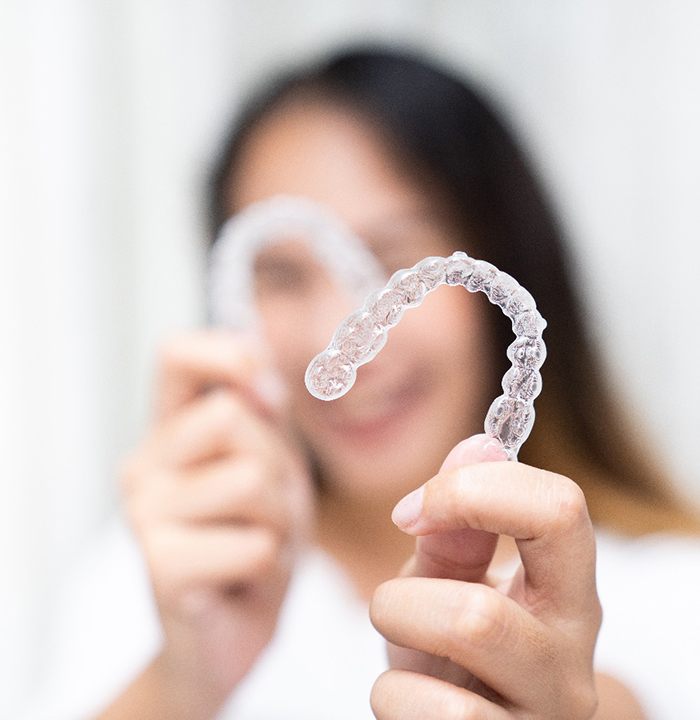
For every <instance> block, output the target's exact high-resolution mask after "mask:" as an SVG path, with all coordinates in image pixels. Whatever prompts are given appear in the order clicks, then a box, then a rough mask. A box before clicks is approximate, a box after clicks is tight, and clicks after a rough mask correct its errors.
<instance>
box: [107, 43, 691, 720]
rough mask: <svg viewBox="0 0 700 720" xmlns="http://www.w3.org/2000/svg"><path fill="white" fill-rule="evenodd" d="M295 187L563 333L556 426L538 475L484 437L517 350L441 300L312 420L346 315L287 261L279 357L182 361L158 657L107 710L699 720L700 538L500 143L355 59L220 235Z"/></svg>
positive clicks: (272, 308)
mask: <svg viewBox="0 0 700 720" xmlns="http://www.w3.org/2000/svg"><path fill="white" fill-rule="evenodd" d="M280 194H284V195H294V196H300V197H304V198H310V199H312V200H314V201H316V202H318V203H321V204H323V205H324V206H326V207H327V208H329V209H330V210H332V211H333V212H334V213H335V215H336V216H337V217H338V218H340V219H341V220H342V221H343V222H344V223H346V225H347V226H348V227H350V228H351V229H352V230H353V231H354V232H355V233H356V234H357V235H358V236H359V237H360V238H362V239H363V241H364V242H365V243H366V244H367V246H368V247H369V248H370V249H371V250H372V252H373V253H374V254H375V255H376V256H377V258H378V259H379V260H380V262H381V263H382V264H383V265H384V267H385V269H386V271H387V273H391V272H393V271H394V270H396V269H398V268H400V267H409V266H411V265H413V264H414V263H415V262H417V261H418V260H420V259H421V258H423V257H425V256H428V255H447V254H449V253H451V252H453V251H454V250H456V249H464V250H466V251H468V252H469V254H470V255H472V256H474V257H478V258H482V259H485V260H488V261H490V262H492V263H493V264H494V265H496V266H497V267H498V268H499V269H501V270H504V271H506V272H508V273H510V274H511V275H513V277H515V278H516V279H517V280H518V281H519V282H520V283H521V284H522V285H523V286H524V287H526V288H527V289H528V290H530V291H531V293H532V294H533V296H534V297H535V299H536V301H537V304H538V308H539V309H540V310H541V312H542V315H543V316H544V317H545V318H546V319H547V321H548V328H547V331H546V335H545V339H546V343H547V349H548V359H547V362H546V363H545V366H544V368H543V372H542V374H543V385H544V390H543V393H542V395H541V396H540V397H539V398H538V400H537V402H536V409H537V422H536V423H535V428H534V431H533V433H532V436H531V437H530V439H529V440H528V441H527V443H526V444H525V445H524V447H523V449H522V451H521V453H520V460H521V462H520V463H510V462H504V460H505V455H504V454H503V450H502V448H501V447H500V446H499V444H498V443H497V442H494V441H492V440H490V439H489V438H487V437H486V436H483V435H479V434H478V433H479V428H480V427H481V426H482V423H483V418H484V415H485V413H486V410H487V408H488V406H489V404H490V402H491V400H492V399H493V398H494V397H496V396H497V395H498V394H500V389H499V383H500V379H501V377H502V376H503V373H504V372H505V370H506V369H507V367H508V361H507V359H506V357H505V348H506V346H507V344H508V343H509V342H510V340H511V339H512V338H511V337H510V334H511V331H510V327H509V323H506V322H504V321H503V319H502V318H501V317H500V313H499V312H498V311H497V309H496V308H494V307H492V306H490V305H489V304H488V302H487V301H486V299H485V298H484V297H483V296H480V295H471V294H469V293H465V292H463V291H458V290H454V289H452V288H447V287H443V288H440V289H439V290H437V291H435V292H434V293H432V294H431V295H430V296H429V297H428V298H427V299H426V300H425V302H424V303H423V305H422V306H421V308H420V309H419V310H416V311H412V312H410V313H408V314H407V315H406V316H405V317H404V319H403V320H402V321H401V323H400V325H399V326H398V327H396V328H395V329H393V330H392V332H391V334H390V337H389V341H388V343H387V345H386V347H385V348H384V350H382V352H381V354H380V355H379V356H378V357H377V358H376V359H375V360H374V361H372V362H371V363H370V364H368V365H366V366H364V367H363V368H362V369H361V370H360V371H359V374H358V380H357V383H356V386H355V387H354V388H353V390H352V392H350V393H349V394H348V395H347V396H345V397H343V398H341V399H340V400H337V401H335V402H333V403H323V402H320V401H318V400H316V399H314V398H312V397H311V396H310V395H309V394H308V393H307V391H306V389H305V387H304V383H303V377H304V370H305V368H306V365H307V363H308V361H309V359H310V358H311V357H313V356H314V355H315V354H316V353H317V352H318V351H319V350H320V349H321V348H323V347H324V346H325V345H326V343H327V342H328V339H329V338H330V336H331V333H332V331H333V329H334V327H335V326H336V324H337V322H338V321H339V320H340V319H341V318H343V317H344V316H345V315H346V314H347V312H348V311H349V310H351V309H352V308H350V307H349V306H348V305H347V301H346V299H345V298H344V297H343V295H342V294H341V293H339V292H338V291H337V289H336V288H335V287H334V286H333V283H332V282H331V279H330V278H329V277H328V275H327V274H326V273H325V272H324V271H323V269H322V268H321V267H320V266H319V265H318V263H317V262H316V261H315V260H314V258H313V256H312V255H311V253H310V252H309V251H308V250H307V249H305V248H304V247H303V245H299V244H296V245H295V244H289V243H287V244H284V243H281V244H280V245H279V246H277V247H275V248H271V249H270V250H267V251H265V252H264V253H262V254H261V255H260V256H259V258H258V260H257V262H256V265H255V286H256V298H257V305H258V311H259V313H260V317H261V320H262V327H263V330H264V332H263V338H264V339H263V340H260V339H259V338H254V337H250V336H247V335H246V336H241V335H239V334H236V333H233V332H230V331H226V330H203V331H198V332H194V333H188V334H185V335H183V336H182V337H179V338H177V339H175V340H173V341H172V342H170V343H169V344H167V346H166V347H165V348H164V349H163V352H162V355H161V364H160V369H159V376H158V385H157V388H158V392H157V402H156V407H155V417H154V422H153V427H152V429H151V431H150V433H149V435H148V437H147V438H146V439H145V440H144V442H143V443H142V444H141V445H140V446H139V447H138V448H137V449H136V450H135V451H134V452H133V453H132V455H131V457H130V458H129V459H128V461H127V462H126V463H125V467H124V473H123V475H124V488H125V498H126V507H127V510H128V515H129V518H130V521H131V525H132V528H133V530H134V533H135V536H136V538H137V539H138V543H139V548H140V552H141V553H142V554H143V557H144V558H145V561H146V565H147V568H148V578H149V580H150V583H151V587H152V591H153V596H154V598H155V602H156V606H157V611H158V616H159V617H158V620H159V624H160V627H161V628H162V638H161V640H160V641H159V642H158V643H157V645H155V646H153V647H151V648H148V649H144V651H143V652H142V654H141V656H140V658H141V661H142V670H141V671H140V672H139V673H136V671H135V676H134V677H132V678H131V681H130V684H128V687H126V689H123V690H122V691H121V692H120V693H116V694H118V697H117V698H116V700H114V701H113V702H112V704H111V705H110V707H109V708H108V709H107V710H106V711H105V712H104V714H103V715H102V717H103V718H109V719H111V718H134V717H138V718H151V717H153V718H155V717H168V718H170V719H172V718H180V717H182V718H188V719H192V718H210V717H214V716H216V715H217V714H220V716H221V717H231V718H236V719H237V720H244V719H246V718H251V719H252V718H285V719H286V720H288V719H289V718H304V719H305V720H311V719H313V718H319V719H320V718H326V719H327V718H334V720H335V719H339V718H346V717H347V718H360V717H369V716H370V708H369V702H368V697H369V695H370V688H372V686H373V690H372V696H371V703H372V709H373V711H374V713H375V715H376V716H377V717H378V718H382V719H384V718H402V720H406V719H410V718H420V719H421V720H426V719H429V718H460V719H463V718H477V717H478V718H488V719H494V720H501V719H505V718H525V717H527V718H554V717H556V718H567V720H577V719H579V718H580V719H584V718H592V717H596V718H615V719H616V720H621V719H624V718H640V717H645V716H648V717H653V718H662V717H669V718H670V717H673V718H680V717H688V718H690V717H695V716H698V715H700V703H699V701H698V699H697V697H696V695H697V694H696V693H695V691H694V689H693V688H692V686H691V683H690V682H687V680H688V677H689V675H688V673H689V672H690V668H691V667H692V665H693V664H695V666H696V669H697V666H698V657H699V656H700V651H698V650H697V648H698V647H700V629H699V628H698V625H697V621H696V620H695V617H694V611H693V610H692V608H693V606H694V604H695V603H697V598H698V592H699V589H700V572H698V570H697V569H693V570H692V571H691V572H690V573H688V558H695V562H696V568H697V567H698V566H700V563H697V559H698V557H700V546H699V545H698V543H697V541H696V540H692V539H689V540H683V539H681V537H680V533H690V534H692V533H696V532H697V531H698V529H699V527H700V525H699V524H698V520H697V519H696V518H695V517H694V516H693V514H692V513H691V512H689V511H687V510H686V509H684V508H683V507H682V506H681V504H680V503H679V502H678V501H677V499H676V498H675V497H674V495H673V493H672V492H671V490H670V486H669V485H668V483H667V481H666V475H665V471H664V468H663V467H661V466H659V465H658V464H656V463H655V462H654V460H653V457H652V456H651V454H650V453H649V452H648V448H647V445H646V444H645V443H643V442H642V440H641V439H640V438H639V435H638V432H637V431H636V429H635V426H634V424H633V423H632V422H631V421H630V419H629V418H628V417H627V416H626V414H625V412H624V411H623V409H622V408H621V407H620V405H619V402H618V400H617V398H616V397H615V396H614V395H613V394H612V393H611V389H610V388H609V387H608V384H607V383H606V379H605V377H604V375H603V374H602V372H601V370H600V366H599V363H598V360H597V357H596V354H595V352H594V349H593V347H592V344H591V342H590V339H589V337H588V335H587V332H586V329H585V327H584V322H583V320H584V314H583V312H582V309H581V307H580V305H579V301H578V299H577V296H576V293H575V289H574V278H573V277H572V273H571V268H570V265H569V261H568V258H567V253H566V250H565V248H564V246H563V244H562V239H561V231H560V228H559V227H558V225H557V222H556V221H555V219H554V217H553V215H552V213H551V211H550V208H549V206H548V203H547V202H546V200H545V199H544V197H543V194H542V191H541V189H540V187H539V185H538V183H537V181H536V179H535V177H534V174H533V172H532V170H531V169H530V168H529V166H528V163H527V162H526V159H525V156H524V154H523V152H522V150H521V149H520V148H519V147H518V146H517V144H516V143H515V141H514V139H513V137H512V135H511V134H510V132H509V131H508V130H507V129H506V127H505V126H504V123H503V121H502V120H500V119H499V118H498V117H497V115H496V114H495V113H494V111H493V110H492V109H491V108H490V107H489V106H488V104H487V103H486V102H485V101H484V100H483V99H482V98H481V97H480V96H479V94H478V93H477V92H475V90H474V89H472V88H471V87H470V86H469V85H467V84H466V83H465V82H464V81H463V80H461V79H458V78H456V77H453V76H452V75H451V74H450V73H449V72H446V71H444V70H442V69H440V68H438V67H436V66H434V65H433V64H431V63H430V62H428V61H426V60H424V59H422V58H420V57H416V56H414V55H413V54H411V53H406V52H398V51H389V50H382V49H369V50H362V49H360V50H353V51H348V52H345V53H341V54H339V55H336V56H335V57H333V58H331V59H329V60H327V61H325V62H322V63H321V64H319V65H314V66H313V67H310V68H303V69H301V70H295V71H294V72H292V73H290V74H288V75H286V76H285V77H283V78H281V79H279V80H278V81H277V82H276V83H275V84H274V85H273V86H272V87H271V88H268V89H266V90H265V91H264V92H263V93H262V94H260V95H259V96H257V97H256V98H254V99H253V101H252V102H251V103H250V105H249V106H248V108H247V109H246V111H245V112H244V113H243V114H242V116H241V117H240V118H239V119H238V120H237V121H236V123H235V125H234V127H233V128H232V130H231V132H230V135H229V138H228V140H227V142H226V143H225V145H224V148H223V151H222V153H221V156H220V158H219V160H218V163H217V166H216V168H215V171H214V173H213V182H212V186H211V208H212V223H213V224H212V230H213V232H212V236H213V237H215V236H216V233H217V232H218V230H219V228H220V227H221V225H222V223H223V222H224V221H225V219H226V218H228V217H230V216H231V215H233V214H235V213H237V212H239V211H241V210H243V209H244V208H246V207H248V206H249V205H250V204H252V203H254V202H257V201H260V200H264V199H266V198H270V197H273V196H275V195H280ZM464 438H467V439H466V440H464ZM416 488H419V490H417V491H416V492H412V491H414V490H416ZM402 498H403V499H402ZM399 501H401V502H399ZM397 503H398V505H397ZM392 513H393V520H394V522H392V520H391V518H392ZM591 521H592V522H591ZM397 526H398V527H397ZM594 528H595V535H596V537H597V543H598V559H597V566H596V552H595V543H594ZM652 534H654V535H652ZM646 536H648V537H651V538H653V541H652V542H649V541H646V540H645V539H644V537H646ZM596 567H597V569H596ZM679 569H682V571H683V572H684V573H686V575H685V576H684V577H681V575H680V574H679ZM596 572H597V574H598V585H597V584H596ZM599 597H600V599H601V600H602V606H603V608H604V611H605V618H606V619H605V623H604V625H603V629H602V631H601V633H600V639H599V640H598V632H599V627H600V621H601V610H600V607H601V603H600V601H599ZM692 598H695V599H694V600H693V599H692ZM368 606H371V619H372V622H373V624H374V626H375V627H376V630H375V629H373V628H372V626H371V625H370V621H369V620H368V619H367V608H368ZM671 615H672V616H671ZM377 630H378V631H379V632H377ZM641 637H644V638H645V642H642V641H641V639H640V638H641ZM684 637H685V638H687V644H688V647H686V648H684V647H683V646H682V644H681V643H680V640H681V638H684ZM383 638H386V640H388V641H389V642H390V653H389V660H390V664H389V665H388V666H387V664H386V659H385V655H384V652H385V650H384V640H383ZM691 638H694V640H693V643H694V644H692V643H691ZM134 642H136V641H134ZM596 642H598V650H597V655H595V654H594V653H595V648H596ZM691 648H692V649H691ZM104 652H109V648H104ZM387 667H390V669H389V670H388V671H387V672H383V671H384V670H385V669H386V668H387ZM596 671H597V673H596ZM377 676H379V679H378V680H376V678H377ZM375 680H376V682H375ZM693 703H694V704H693ZM642 707H643V708H644V709H642Z"/></svg>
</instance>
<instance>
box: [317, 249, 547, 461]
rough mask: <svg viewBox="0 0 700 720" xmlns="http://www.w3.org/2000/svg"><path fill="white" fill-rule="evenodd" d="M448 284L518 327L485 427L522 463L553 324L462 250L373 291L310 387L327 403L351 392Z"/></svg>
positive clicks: (374, 406)
mask: <svg viewBox="0 0 700 720" xmlns="http://www.w3.org/2000/svg"><path fill="white" fill-rule="evenodd" d="M440 285H462V287H464V288H466V289H467V290H469V291H470V292H477V291H478V292H483V293H486V295H487V297H488V298H489V300H490V301H491V302H492V303H493V304H495V305H498V306H499V307H500V308H501V310H503V312H504V314H505V315H507V316H508V317H509V318H510V319H511V321H512V324H513V332H514V333H515V335H516V340H515V342H514V343H513V344H512V345H511V346H510V347H509V348H508V353H507V354H508V357H509V359H510V360H511V362H512V363H513V367H512V368H511V369H510V370H509V371H508V373H506V376H505V377H504V379H503V389H504V390H505V394H504V395H502V396H500V397H499V398H496V400H495V401H494V402H493V403H492V405H491V407H490V409H489V411H488V413H487V415H486V421H485V422H484V428H485V430H486V433H487V434H488V435H491V436H492V437H495V438H498V439H499V440H500V441H501V442H502V443H503V446H504V447H505V449H506V451H507V453H508V457H509V458H510V459H511V460H515V459H516V458H517V454H518V450H519V449H520V446H521V445H522V444H523V443H524V442H525V440H526V439H527V437H528V435H529V434H530V430H531V429H532V424H533V422H534V419H535V410H534V407H533V402H534V400H535V398H536V397H537V395H538V394H539V393H540V389H541V377H540V374H539V372H538V369H539V367H540V366H541V365H542V362H544V358H545V355H546V350H545V346H544V343H543V342H542V331H543V330H544V329H545V328H546V327H547V322H546V321H545V320H544V318H543V317H542V316H541V315H540V313H539V312H538V311H537V309H536V306H535V301H534V299H533V297H532V295H530V293H529V292H528V291H527V290H525V288H523V287H522V286H520V285H519V284H518V282H517V281H516V280H515V279H514V278H512V277H511V276H510V275H508V274H507V273H504V272H501V271H500V270H498V268H496V267H494V266H493V265H491V264H490V263H487V262H484V261H482V260H474V259H473V258H470V257H469V256H468V255H467V254H466V253H464V252H461V251H458V252H456V253H454V254H453V255H451V256H450V257H448V258H439V257H430V258H425V259H424V260H422V261H421V262H419V263H418V264H416V265H414V266H413V267H412V268H410V269H407V270H399V271H397V272H396V273H394V275H392V277H391V279H390V280H389V283H388V284H387V286H386V287H385V288H383V289H381V290H379V291H377V292H373V293H371V294H370V295H369V296H368V298H367V299H366V300H365V304H364V305H363V307H362V308H361V309H360V310H359V311H357V312H355V313H353V314H352V315H350V316H349V317H348V318H347V319H346V320H345V321H344V322H343V323H342V324H341V325H340V326H339V327H338V329H337V330H336V331H335V333H334V335H333V339H332V340H331V343H330V344H329V345H328V347H327V348H326V349H325V350H324V351H323V352H321V353H319V354H318V355H317V356H316V357H315V358H314V359H313V360H312V361H311V363H310V364H309V367H308V369H307V371H306V387H307V388H308V390H309V392H310V393H311V394H312V395H313V396H314V397H317V398H319V399H320V400H335V399H336V398H339V397H341V396H342V395H345V393H347V392H348V390H350V388H351V387H352V386H353V384H354V382H355V370H356V368H357V367H359V366H360V365H362V364H364V363H367V362H369V361H370V360H372V359H373V358H374V357H375V355H376V354H377V353H378V352H379V351H380V350H381V349H382V347H383V346H384V343H385V342H386V334H387V332H388V331H389V330H390V329H391V328H392V327H393V326H395V325H396V324H397V323H398V322H399V320H400V319H401V316H402V315H403V313H404V312H405V311H406V310H407V309H408V308H410V307H417V306H418V305H420V304H421V303H422V301H423V298H424V297H425V296H426V295H427V294H428V293H429V292H432V290H434V289H435V288H437V287H439V286H440ZM395 404H396V397H395V396H393V397H392V396H391V395H385V397H384V400H381V401H376V400H374V399H373V400H372V402H371V403H367V404H366V405H364V406H363V407H362V410H361V411H360V413H359V414H353V413H350V414H347V413H345V414H344V417H345V418H346V420H347V421H348V422H352V423H365V422H371V421H374V420H378V419H380V418H383V417H385V416H386V415H388V414H389V413H390V412H391V411H392V409H393V407H394V406H395Z"/></svg>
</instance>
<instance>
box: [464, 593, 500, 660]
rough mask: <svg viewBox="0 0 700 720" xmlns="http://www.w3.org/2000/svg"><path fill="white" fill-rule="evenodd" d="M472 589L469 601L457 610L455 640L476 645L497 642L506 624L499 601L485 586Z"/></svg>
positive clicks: (480, 645) (481, 645) (482, 645)
mask: <svg viewBox="0 0 700 720" xmlns="http://www.w3.org/2000/svg"><path fill="white" fill-rule="evenodd" d="M472 590H473V592H472V593H471V597H470V599H469V602H468V603H467V604H465V605H464V606H463V607H461V608H459V609H458V610H457V614H456V619H455V629H456V632H455V634H454V636H455V640H456V641H457V642H459V643H461V642H463V641H465V640H466V641H467V642H468V643H469V644H470V645H473V646H476V647H484V646H486V645H490V644H493V643H497V642H498V641H499V639H500V638H501V636H502V635H503V633H504V632H505V626H506V623H505V618H504V617H503V610H502V607H501V603H500V602H498V601H497V598H496V597H495V596H494V594H493V592H488V589H487V588H485V587H480V586H476V587H474V588H472Z"/></svg>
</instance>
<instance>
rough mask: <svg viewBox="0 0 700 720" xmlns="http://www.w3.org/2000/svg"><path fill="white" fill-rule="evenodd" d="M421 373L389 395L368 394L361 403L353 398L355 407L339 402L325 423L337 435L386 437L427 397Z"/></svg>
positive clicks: (362, 398) (364, 437)
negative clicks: (386, 434)
mask: <svg viewBox="0 0 700 720" xmlns="http://www.w3.org/2000/svg"><path fill="white" fill-rule="evenodd" d="M419 375H422V374H420V373H414V374H412V375H411V376H410V377H409V378H407V379H406V380H405V381H404V382H401V383H400V384H398V385H396V386H395V388H394V389H392V390H390V391H387V390H385V389H381V390H378V391H377V392H375V393H372V392H370V391H367V392H365V393H363V394H362V396H361V399H360V400H356V399H355V398H352V403H344V402H339V401H335V402H336V403H337V406H336V407H332V406H331V407H329V412H328V414H327V416H326V417H325V418H324V420H323V422H324V425H326V427H328V428H329V429H330V430H331V431H332V432H333V433H334V434H340V435H343V436H346V437H347V436H352V437H355V438H358V439H367V438H368V437H370V436H372V435H377V437H378V436H379V435H380V434H383V432H385V431H389V430H391V429H393V428H394V427H397V426H398V425H399V424H400V422H401V421H402V420H403V419H404V418H405V417H406V416H407V415H408V414H409V412H410V411H411V410H413V409H414V407H415V406H416V405H417V404H418V402H419V401H420V400H421V398H423V397H425V395H426V382H425V378H424V377H420V379H419Z"/></svg>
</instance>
